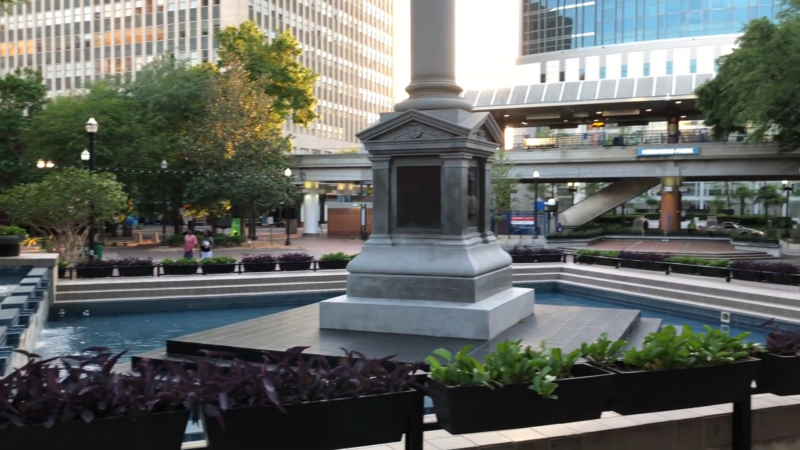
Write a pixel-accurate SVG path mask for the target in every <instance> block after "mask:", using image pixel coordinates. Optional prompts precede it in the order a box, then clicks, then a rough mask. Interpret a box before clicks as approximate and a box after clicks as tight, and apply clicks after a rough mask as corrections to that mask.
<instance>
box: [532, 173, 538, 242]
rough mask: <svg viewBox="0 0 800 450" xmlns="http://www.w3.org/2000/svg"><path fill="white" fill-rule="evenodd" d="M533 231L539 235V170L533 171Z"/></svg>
mask: <svg viewBox="0 0 800 450" xmlns="http://www.w3.org/2000/svg"><path fill="white" fill-rule="evenodd" d="M533 228H534V231H533V233H534V234H535V235H536V236H535V238H538V237H539V171H538V170H534V171H533Z"/></svg>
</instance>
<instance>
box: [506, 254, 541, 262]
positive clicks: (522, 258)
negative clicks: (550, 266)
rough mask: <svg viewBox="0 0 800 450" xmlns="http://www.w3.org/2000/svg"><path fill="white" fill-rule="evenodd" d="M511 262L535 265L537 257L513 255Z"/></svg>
mask: <svg viewBox="0 0 800 450" xmlns="http://www.w3.org/2000/svg"><path fill="white" fill-rule="evenodd" d="M511 262H513V263H517V264H530V263H535V262H536V255H511Z"/></svg>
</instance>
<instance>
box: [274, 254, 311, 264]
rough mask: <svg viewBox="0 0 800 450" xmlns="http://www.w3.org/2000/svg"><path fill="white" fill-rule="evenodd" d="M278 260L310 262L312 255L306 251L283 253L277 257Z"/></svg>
mask: <svg viewBox="0 0 800 450" xmlns="http://www.w3.org/2000/svg"><path fill="white" fill-rule="evenodd" d="M278 261H279V262H310V261H314V257H313V256H311V255H309V254H308V253H284V254H282V255H281V256H279V257H278Z"/></svg>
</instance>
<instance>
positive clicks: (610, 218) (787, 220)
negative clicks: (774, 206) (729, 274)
mask: <svg viewBox="0 0 800 450" xmlns="http://www.w3.org/2000/svg"><path fill="white" fill-rule="evenodd" d="M709 215H711V216H713V215H715V214H687V215H686V220H692V219H694V220H706V219H707V218H708V216H709ZM641 216H644V217H645V218H647V219H648V220H660V219H661V214H660V213H645V214H636V215H627V214H626V215H624V216H622V215H618V214H608V215H605V216H600V217H598V218H596V219H595V220H594V221H593V222H592V224H587V225H584V227H586V228H595V227H597V226H600V225H623V224H627V225H630V224H632V223H633V221H634V219H636V218H637V217H641ZM716 217H717V221H719V222H736V223H738V224H740V225H742V226H745V227H758V228H766V226H767V222H768V221H772V227H773V228H791V227H792V218H791V217H764V216H762V215H744V216H740V215H733V216H728V215H725V214H717V215H716ZM582 228H583V227H582Z"/></svg>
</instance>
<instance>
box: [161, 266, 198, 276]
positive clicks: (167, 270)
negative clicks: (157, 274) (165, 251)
mask: <svg viewBox="0 0 800 450" xmlns="http://www.w3.org/2000/svg"><path fill="white" fill-rule="evenodd" d="M161 267H162V268H163V269H164V275H195V274H197V266H196V265H194V266H187V265H178V264H170V265H168V266H161Z"/></svg>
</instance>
